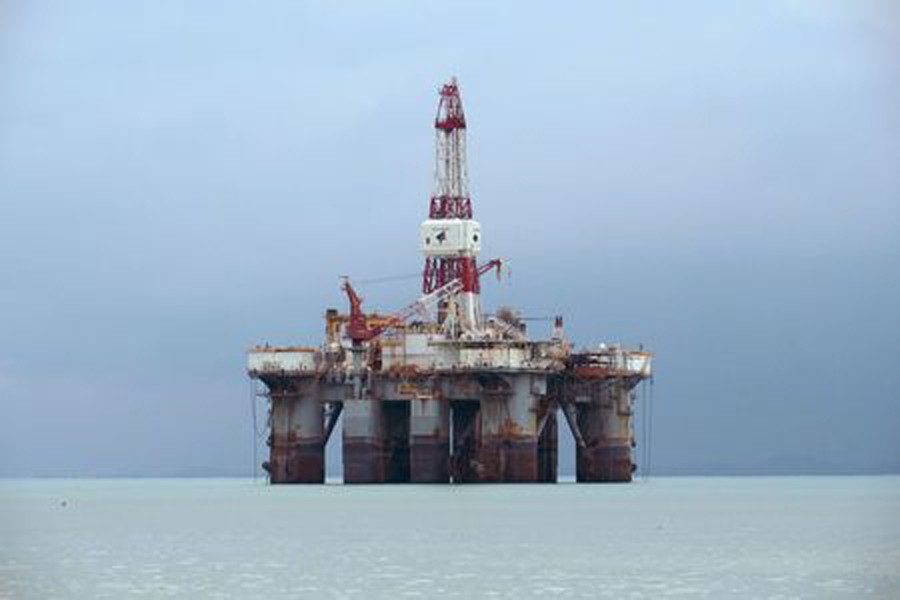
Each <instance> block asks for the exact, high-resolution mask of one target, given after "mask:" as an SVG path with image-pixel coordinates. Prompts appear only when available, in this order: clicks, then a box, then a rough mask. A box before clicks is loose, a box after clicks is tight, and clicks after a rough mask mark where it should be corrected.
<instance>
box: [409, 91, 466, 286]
mask: <svg viewBox="0 0 900 600" xmlns="http://www.w3.org/2000/svg"><path fill="white" fill-rule="evenodd" d="M434 132H435V172H434V193H433V194H432V196H431V200H430V203H429V210H428V218H429V219H432V220H441V219H455V220H464V221H471V219H472V199H471V197H470V196H469V185H468V175H467V172H466V115H465V113H464V112H463V105H462V98H460V95H459V85H458V84H457V82H456V78H455V77H454V78H453V79H451V80H450V82H449V83H447V84H445V85H444V86H443V87H441V90H440V100H439V102H438V109H437V116H435V119H434ZM475 235H476V239H475V241H476V242H478V239H477V234H475ZM454 279H461V280H462V284H463V292H464V293H470V294H478V293H479V290H480V286H479V283H478V265H477V259H476V257H475V256H474V255H471V253H468V255H460V256H427V255H426V258H425V268H424V269H423V271H422V292H423V293H425V294H429V293H431V292H433V291H434V290H436V289H438V288H440V287H441V286H443V285H444V284H446V283H449V282H450V281H453V280H454Z"/></svg>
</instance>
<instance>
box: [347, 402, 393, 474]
mask: <svg viewBox="0 0 900 600" xmlns="http://www.w3.org/2000/svg"><path fill="white" fill-rule="evenodd" d="M343 435H344V438H343V447H344V483H383V482H384V479H385V464H384V463H385V461H384V441H383V439H384V435H383V428H382V401H381V400H373V399H361V400H360V399H354V400H345V401H344V434H343Z"/></svg>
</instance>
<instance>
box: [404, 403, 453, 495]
mask: <svg viewBox="0 0 900 600" xmlns="http://www.w3.org/2000/svg"><path fill="white" fill-rule="evenodd" d="M409 417H410V423H409V434H410V448H409V450H410V477H409V480H410V481H411V482H413V483H447V482H449V481H450V469H449V461H450V404H449V402H447V401H444V400H438V399H435V398H423V399H418V398H417V399H414V400H411V401H410V415H409Z"/></svg>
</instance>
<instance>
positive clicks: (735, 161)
mask: <svg viewBox="0 0 900 600" xmlns="http://www.w3.org/2000/svg"><path fill="white" fill-rule="evenodd" d="M338 4H339V3H330V2H320V3H299V2H297V3H295V2H285V3H277V2H273V3H258V2H245V3H237V2H211V1H210V2H192V3H188V2H174V1H173V2H159V1H148V2H113V1H108V2H92V1H88V0H85V1H80V2H63V1H59V2H24V1H23V2H15V1H13V2H10V1H9V0H5V1H4V0H0V475H106V474H145V475H150V474H179V473H231V474H240V473H248V472H249V470H250V463H251V432H250V424H249V415H250V400H249V391H248V381H247V378H246V375H245V359H246V357H245V354H244V352H245V350H246V349H247V347H249V346H250V345H251V344H253V343H254V342H257V341H268V342H270V343H304V344H317V343H319V342H320V340H321V336H322V332H323V322H322V319H321V315H322V314H323V312H324V309H325V308H326V307H329V306H337V307H341V308H343V307H344V299H343V297H342V295H341V294H340V291H339V288H338V283H339V280H338V276H339V275H341V274H350V275H352V276H355V277H357V278H360V279H363V278H371V277H381V276H389V275H395V274H406V273H414V272H416V271H417V270H419V269H420V268H421V263H422V258H421V256H420V255H419V254H418V249H417V239H418V225H419V223H420V221H421V220H422V219H423V218H424V217H425V214H426V201H427V197H428V194H429V192H430V190H431V185H432V169H433V148H432V144H433V130H432V128H431V127H432V120H433V117H434V112H435V107H436V102H437V96H436V93H437V88H438V86H439V84H440V83H442V82H443V81H444V80H445V79H447V78H448V77H450V76H451V75H456V76H458V77H459V79H460V84H461V89H462V94H463V101H464V104H465V107H466V111H467V117H468V122H469V137H468V139H469V173H470V179H471V181H470V187H471V191H472V195H473V202H474V206H475V213H476V218H478V219H479V220H480V221H481V223H482V228H483V232H484V254H485V257H486V258H488V257H493V256H503V257H508V258H510V259H511V260H512V270H513V275H512V278H511V280H510V281H509V282H508V283H501V284H499V285H498V284H496V283H494V282H493V280H491V281H490V282H486V284H485V286H484V287H485V296H486V302H487V303H488V304H489V306H491V305H493V306H496V304H498V303H504V304H513V305H516V306H518V307H520V308H521V309H522V310H523V311H524V313H525V314H526V315H532V316H547V315H553V314H557V313H562V314H564V315H565V316H566V326H567V330H568V332H569V334H570V336H571V337H572V338H573V339H574V340H575V341H576V342H578V343H579V344H583V345H586V344H595V343H597V342H600V341H620V342H624V343H630V344H638V343H643V344H645V345H646V346H648V347H649V348H650V349H652V350H653V351H654V353H655V355H656V368H657V377H656V382H655V412H654V423H653V431H654V442H653V463H654V465H655V469H656V470H657V471H658V472H672V473H675V472H678V473H685V472H761V471H778V472H783V471H810V470H814V471H822V470H824V471H837V472H844V471H884V470H895V471H897V470H900V435H898V433H897V432H898V430H900V367H898V365H897V363H898V359H900V309H898V307H900V10H898V8H897V6H898V5H897V4H896V3H892V2H875V1H872V2H865V1H856V0H853V1H850V0H848V1H846V2H838V1H834V2H832V1H828V0H822V1H812V0H810V1H787V0H782V1H771V2H720V1H709V2H679V3H677V4H676V3H649V2H620V3H612V2H609V3H600V2H585V3H580V4H570V5H567V6H562V5H561V4H562V3H542V4H541V5H540V6H539V5H537V4H534V5H532V4H527V3H522V2H509V3H499V2H497V3H465V2H456V3H452V4H448V3H446V2H442V3H433V4H430V5H428V4H425V3H415V4H414V5H413V4H412V3H400V2H396V3H382V4H380V6H379V7H378V8H375V7H374V4H375V3H365V5H364V6H356V7H352V8H351V7H349V6H338ZM360 4H362V3H360ZM418 287H419V282H418V281H417V280H415V279H412V280H404V281H399V282H397V283H395V284H393V285H381V286H369V287H367V288H364V289H363V292H364V295H365V296H366V303H367V306H369V307H370V308H376V307H378V308H380V309H382V310H391V309H394V308H397V307H399V306H402V305H405V304H406V303H408V302H409V301H411V300H412V299H413V298H414V297H415V296H416V294H417V292H418ZM534 328H535V330H534V332H533V333H534V334H535V335H538V334H544V333H546V332H545V331H544V329H545V328H546V327H545V325H544V324H541V323H535V324H534ZM563 464H564V468H563V470H566V465H571V464H572V458H571V456H570V454H569V453H566V456H565V457H564V458H563ZM569 468H571V467H570V466H569ZM332 474H333V473H332Z"/></svg>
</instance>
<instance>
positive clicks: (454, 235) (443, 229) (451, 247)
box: [422, 219, 481, 256]
mask: <svg viewBox="0 0 900 600" xmlns="http://www.w3.org/2000/svg"><path fill="white" fill-rule="evenodd" d="M422 252H423V253H424V254H425V256H478V253H479V252H481V225H479V224H478V221H473V220H471V219H428V220H427V221H425V222H423V223H422Z"/></svg>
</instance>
